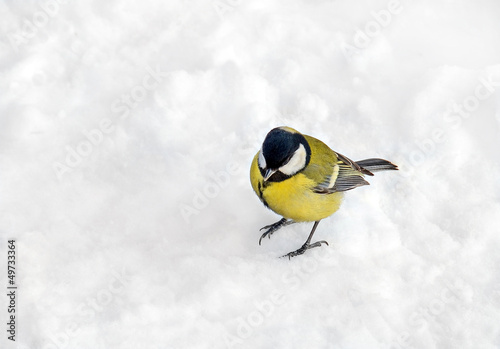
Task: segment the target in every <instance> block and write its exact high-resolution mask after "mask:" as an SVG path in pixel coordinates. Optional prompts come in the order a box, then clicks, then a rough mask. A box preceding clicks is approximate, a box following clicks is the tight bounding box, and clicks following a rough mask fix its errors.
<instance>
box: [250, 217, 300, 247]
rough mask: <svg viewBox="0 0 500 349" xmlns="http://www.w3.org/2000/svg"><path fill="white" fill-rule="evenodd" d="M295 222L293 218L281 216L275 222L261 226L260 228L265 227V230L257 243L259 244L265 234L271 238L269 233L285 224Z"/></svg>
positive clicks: (271, 233)
mask: <svg viewBox="0 0 500 349" xmlns="http://www.w3.org/2000/svg"><path fill="white" fill-rule="evenodd" d="M293 223H295V222H294V221H293V220H291V219H290V220H288V219H286V218H281V219H280V220H279V221H277V222H276V223H273V224H269V225H266V226H265V227H263V228H261V229H260V230H264V229H267V230H266V232H265V233H264V234H262V236H261V237H260V239H259V245H260V242H261V241H262V238H265V237H266V236H267V237H268V238H269V239H270V238H271V235H273V233H274V232H275V231H276V230H278V229H279V228H281V227H284V226H287V225H290V224H293Z"/></svg>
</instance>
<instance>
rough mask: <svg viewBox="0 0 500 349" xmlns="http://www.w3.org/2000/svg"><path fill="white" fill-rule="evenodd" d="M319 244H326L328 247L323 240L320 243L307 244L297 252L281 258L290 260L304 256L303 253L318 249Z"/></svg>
mask: <svg viewBox="0 0 500 349" xmlns="http://www.w3.org/2000/svg"><path fill="white" fill-rule="evenodd" d="M321 244H326V245H327V246H330V245H329V244H328V242H327V241H325V240H321V241H316V242H315V243H312V244H308V243H307V242H306V243H305V244H304V245H302V247H301V248H299V249H298V250H296V251H293V252H290V253H287V254H286V255H284V256H281V258H284V257H288V259H290V258H292V257H296V256H300V255H301V254H304V252H306V251H307V250H310V249H311V248H315V247H320V246H321Z"/></svg>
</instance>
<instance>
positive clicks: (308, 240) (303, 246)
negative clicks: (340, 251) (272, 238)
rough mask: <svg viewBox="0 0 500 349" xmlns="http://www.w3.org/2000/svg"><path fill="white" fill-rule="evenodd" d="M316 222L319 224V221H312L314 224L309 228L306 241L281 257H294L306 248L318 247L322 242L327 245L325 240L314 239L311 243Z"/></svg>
mask: <svg viewBox="0 0 500 349" xmlns="http://www.w3.org/2000/svg"><path fill="white" fill-rule="evenodd" d="M318 224H319V221H316V222H314V226H313V228H312V230H311V233H310V234H309V237H308V238H307V240H306V242H305V243H304V245H302V247H301V248H299V249H298V250H297V251H293V252H290V253H288V254H286V255H284V256H283V257H288V259H290V258H291V257H295V256H298V255H301V254H303V253H304V252H306V250H309V249H310V248H314V247H320V246H321V244H323V243H324V244H326V245H327V246H328V242H326V241H325V240H321V241H316V242H314V243H312V244H311V239H312V236H313V235H314V231H315V230H316V227H317V226H318Z"/></svg>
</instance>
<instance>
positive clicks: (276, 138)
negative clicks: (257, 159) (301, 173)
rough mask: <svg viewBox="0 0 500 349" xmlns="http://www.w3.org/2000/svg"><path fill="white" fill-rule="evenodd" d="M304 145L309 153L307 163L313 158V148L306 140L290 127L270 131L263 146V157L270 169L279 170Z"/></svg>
mask: <svg viewBox="0 0 500 349" xmlns="http://www.w3.org/2000/svg"><path fill="white" fill-rule="evenodd" d="M301 144H302V145H303V146H304V148H305V149H306V152H307V162H306V165H307V163H309V160H310V157H311V148H310V147H309V144H308V143H307V141H306V138H305V137H304V136H303V135H302V134H300V133H298V132H297V131H295V130H293V129H291V128H288V127H277V128H274V129H272V130H271V131H269V133H268V134H267V136H266V139H265V140H264V143H263V144H262V155H264V158H265V159H266V167H267V168H268V169H278V168H280V167H281V166H283V165H284V164H286V163H287V162H288V160H290V158H291V157H292V155H293V154H294V152H295V151H296V150H297V149H298V148H299V146H300V145H301Z"/></svg>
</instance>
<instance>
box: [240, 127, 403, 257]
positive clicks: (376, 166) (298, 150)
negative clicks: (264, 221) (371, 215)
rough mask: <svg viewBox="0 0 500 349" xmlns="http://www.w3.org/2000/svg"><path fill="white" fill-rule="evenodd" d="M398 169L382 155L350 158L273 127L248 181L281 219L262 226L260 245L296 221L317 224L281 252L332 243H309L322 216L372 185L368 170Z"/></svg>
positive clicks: (253, 162)
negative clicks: (302, 240) (301, 240)
mask: <svg viewBox="0 0 500 349" xmlns="http://www.w3.org/2000/svg"><path fill="white" fill-rule="evenodd" d="M397 169H398V167H397V166H396V165H394V164H393V163H391V162H390V161H387V160H383V159H367V160H361V161H352V160H350V159H348V158H347V157H345V156H344V155H341V154H339V153H337V152H335V151H333V150H331V149H330V148H329V147H328V146H327V145H326V144H325V143H323V142H321V141H320V140H318V139H316V138H314V137H311V136H307V135H303V134H301V133H300V132H298V131H296V130H294V129H293V128H291V127H286V126H283V127H277V128H274V129H272V130H271V131H270V132H269V133H268V134H267V136H266V138H265V140H264V143H263V144H262V148H261V149H260V150H259V151H258V152H257V154H256V155H255V157H254V158H253V161H252V165H251V168H250V181H251V183H252V187H253V190H254V191H255V193H256V194H257V195H258V197H259V198H260V200H261V201H262V202H263V203H264V205H265V206H266V207H268V208H270V209H271V210H273V211H274V212H276V213H277V214H279V215H280V216H282V217H283V218H282V219H281V220H279V221H278V222H276V223H274V224H270V225H266V226H265V227H263V228H262V229H261V230H264V229H266V231H265V232H264V234H262V236H261V237H260V239H259V245H260V243H261V241H262V238H264V237H266V236H267V237H269V238H270V237H271V235H272V234H273V233H274V232H275V231H276V230H278V229H280V228H282V227H284V226H286V225H289V224H292V223H296V222H314V225H313V228H312V230H311V233H310V234H309V237H308V238H307V240H306V242H305V243H304V245H302V247H300V248H299V249H298V250H296V251H293V252H290V253H288V254H286V255H285V256H283V257H288V258H290V257H294V256H298V255H301V254H303V253H304V252H305V251H307V250H308V249H311V248H314V247H319V246H321V244H323V243H324V244H326V245H328V242H326V241H324V240H323V241H317V242H314V243H311V238H312V236H313V234H314V231H315V230H316V228H317V227H318V224H319V222H320V220H322V219H323V218H326V217H328V216H330V215H332V214H333V213H334V212H335V211H337V210H338V209H339V207H340V204H341V202H342V198H343V196H344V192H345V191H347V190H351V189H354V188H357V187H360V186H362V185H367V184H369V183H368V182H367V181H366V180H365V179H364V178H363V177H364V175H368V176H373V173H372V172H376V171H385V170H397Z"/></svg>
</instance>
